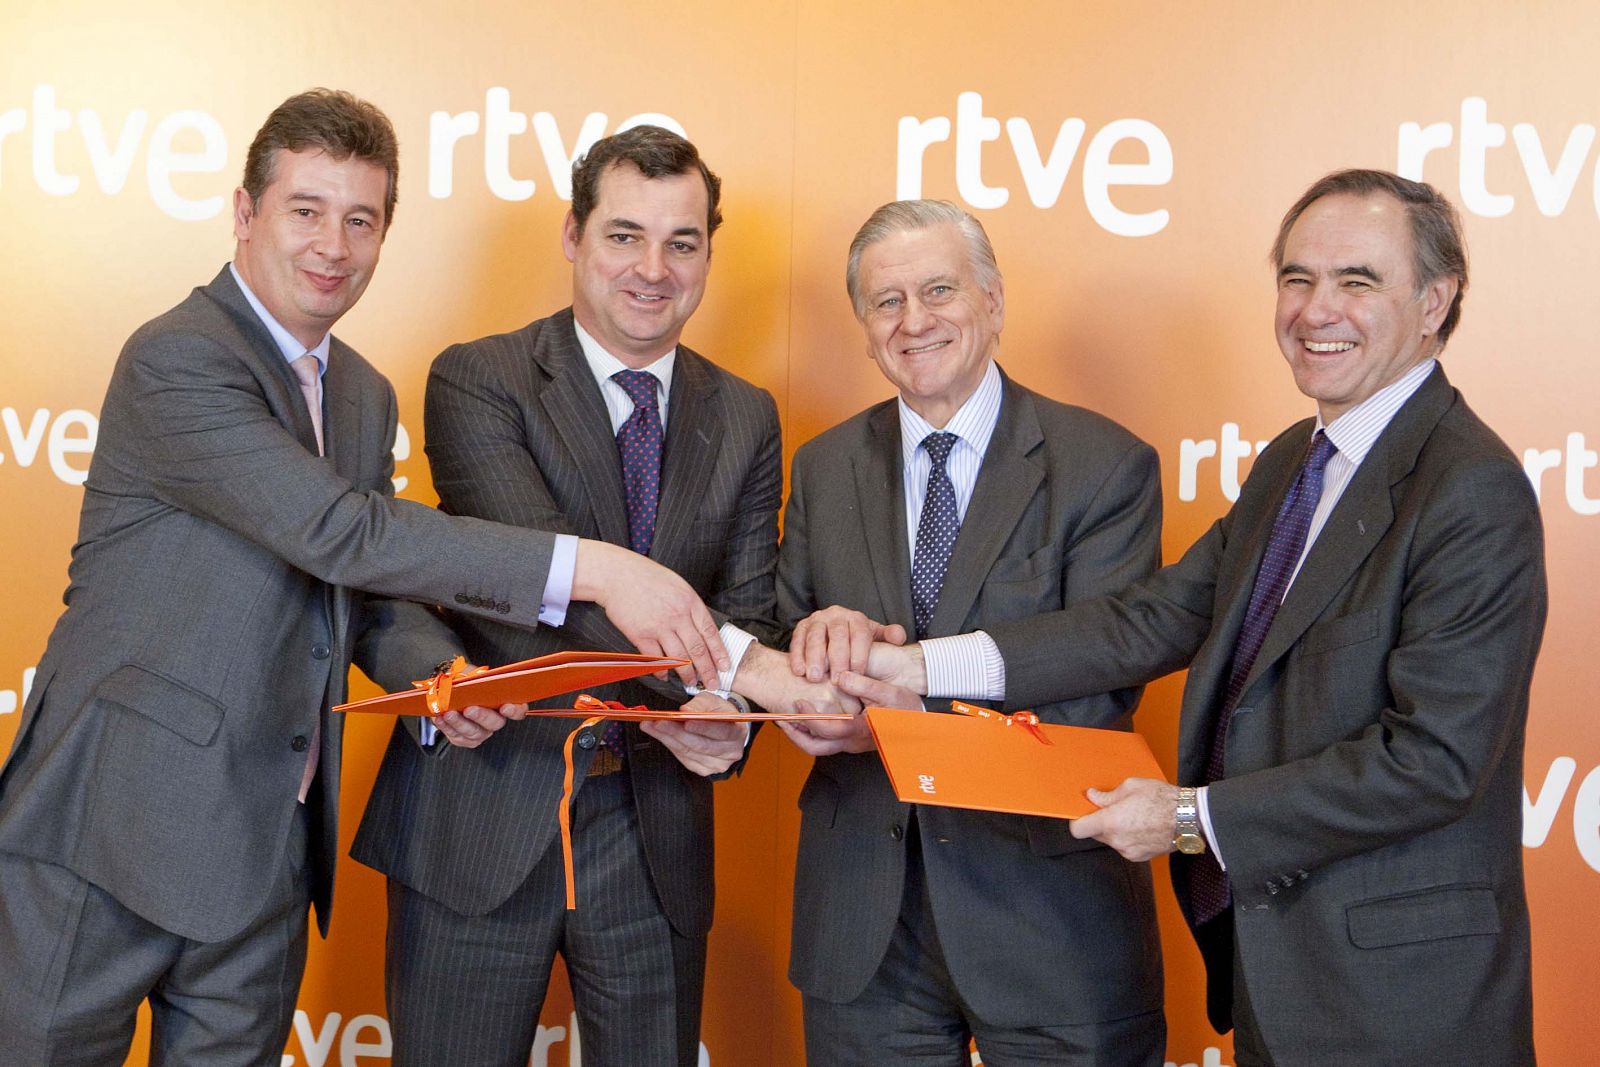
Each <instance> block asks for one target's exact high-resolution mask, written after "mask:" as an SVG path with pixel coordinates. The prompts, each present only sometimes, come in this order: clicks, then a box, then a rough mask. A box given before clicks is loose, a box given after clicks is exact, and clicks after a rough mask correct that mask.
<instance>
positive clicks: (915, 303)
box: [900, 296, 936, 333]
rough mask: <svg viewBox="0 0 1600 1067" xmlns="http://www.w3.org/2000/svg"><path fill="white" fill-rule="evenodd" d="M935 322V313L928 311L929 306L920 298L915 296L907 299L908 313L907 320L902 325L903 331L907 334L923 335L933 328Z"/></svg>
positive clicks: (906, 313) (906, 314)
mask: <svg viewBox="0 0 1600 1067" xmlns="http://www.w3.org/2000/svg"><path fill="white" fill-rule="evenodd" d="M935 321H936V320H935V319H934V316H933V313H932V312H930V311H929V310H928V305H927V304H924V303H923V302H922V300H921V299H920V298H918V297H915V296H913V297H908V298H907V299H906V312H905V318H904V319H903V320H902V321H901V323H900V328H901V329H903V330H905V331H906V332H907V333H922V332H924V331H926V330H927V329H929V328H930V327H932V326H933V324H934V323H935Z"/></svg>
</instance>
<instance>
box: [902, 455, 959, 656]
mask: <svg viewBox="0 0 1600 1067" xmlns="http://www.w3.org/2000/svg"><path fill="white" fill-rule="evenodd" d="M956 440H957V438H956V435H955V434H953V433H944V432H943V431H941V432H939V433H930V434H929V435H928V436H926V437H924V438H923V439H922V447H923V448H925V449H927V450H928V458H929V459H930V460H931V461H932V463H933V466H932V468H931V469H930V470H929V471H928V493H927V496H926V498H925V499H924V500H923V502H922V517H921V518H920V519H918V520H917V547H916V554H915V556H914V557H913V559H912V562H911V611H912V618H913V621H914V622H915V623H916V625H917V639H918V640H919V641H920V640H921V639H922V638H924V637H926V636H927V635H928V625H929V624H930V623H931V622H933V611H934V609H935V608H937V607H938V606H939V590H940V589H941V588H942V587H943V586H944V572H945V569H946V568H948V567H949V566H950V551H951V549H953V548H955V544H956V534H958V533H960V532H961V515H960V513H959V512H957V511H956V487H955V486H954V485H952V484H951V482H950V473H949V472H948V471H947V470H945V464H946V463H947V462H948V461H949V459H950V450H951V449H952V448H954V447H955V443H956Z"/></svg>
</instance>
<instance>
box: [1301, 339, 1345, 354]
mask: <svg viewBox="0 0 1600 1067" xmlns="http://www.w3.org/2000/svg"><path fill="white" fill-rule="evenodd" d="M1300 343H1301V344H1303V345H1305V346H1306V351H1308V352H1323V353H1328V352H1348V351H1350V350H1351V349H1352V348H1354V347H1355V346H1356V343H1355V342H1354V341H1302V342H1300Z"/></svg>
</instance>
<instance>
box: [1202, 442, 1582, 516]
mask: <svg viewBox="0 0 1600 1067" xmlns="http://www.w3.org/2000/svg"><path fill="white" fill-rule="evenodd" d="M1267 444H1268V442H1267V441H1264V440H1262V441H1249V440H1246V439H1245V438H1244V436H1243V435H1242V434H1241V433H1240V431H1239V424H1238V423H1236V422H1225V423H1223V424H1222V430H1221V433H1220V434H1219V435H1218V436H1217V437H1200V438H1194V437H1185V438H1184V439H1183V440H1181V441H1179V442H1178V499H1179V500H1182V501H1184V502H1186V503H1187V502H1190V501H1193V500H1195V499H1196V498H1197V497H1198V496H1199V492H1200V476H1201V473H1202V472H1203V470H1204V469H1205V468H1207V467H1209V466H1210V464H1209V462H1208V461H1210V460H1213V459H1214V460H1216V476H1217V488H1218V489H1219V490H1220V491H1221V493H1222V495H1223V496H1224V497H1225V498H1226V499H1227V500H1228V502H1229V503H1232V502H1233V501H1235V500H1238V499H1239V487H1240V485H1241V484H1242V483H1243V481H1244V476H1245V474H1246V472H1247V467H1246V465H1245V464H1244V461H1245V460H1247V459H1249V458H1250V457H1251V456H1252V455H1258V454H1260V452H1261V451H1262V450H1263V449H1265V448H1266V447H1267ZM1565 444H1566V447H1565V448H1526V449H1523V451H1522V471H1523V473H1524V474H1526V475H1527V476H1528V481H1529V483H1531V484H1532V485H1533V492H1534V495H1535V496H1537V497H1539V499H1540V501H1541V503H1543V502H1546V501H1547V499H1548V498H1549V497H1553V496H1554V491H1553V490H1552V491H1551V493H1549V494H1547V493H1546V490H1547V489H1548V488H1549V486H1548V485H1547V484H1546V483H1547V481H1548V482H1550V483H1555V484H1556V485H1559V487H1560V490H1561V491H1562V495H1561V497H1558V498H1556V499H1564V500H1565V501H1566V504H1567V507H1569V508H1571V509H1572V510H1573V511H1574V512H1576V513H1577V514H1579V515H1584V516H1591V515H1600V498H1597V497H1592V496H1590V495H1589V491H1588V485H1587V477H1588V472H1589V471H1590V470H1592V469H1594V468H1595V467H1597V466H1600V452H1596V451H1595V450H1594V449H1592V448H1590V447H1589V441H1588V438H1586V437H1585V436H1584V435H1583V434H1582V433H1580V432H1577V431H1574V432H1572V433H1569V434H1567V436H1566V442H1565ZM1547 475H1548V476H1549V477H1548V478H1547V477H1546V476H1547ZM1207 477H1209V475H1207Z"/></svg>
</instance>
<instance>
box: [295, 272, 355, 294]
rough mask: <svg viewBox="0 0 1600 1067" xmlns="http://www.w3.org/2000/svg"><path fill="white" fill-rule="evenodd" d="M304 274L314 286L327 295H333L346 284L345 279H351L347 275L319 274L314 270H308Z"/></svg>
mask: <svg viewBox="0 0 1600 1067" xmlns="http://www.w3.org/2000/svg"><path fill="white" fill-rule="evenodd" d="M304 273H305V276H306V277H307V278H309V279H311V284H312V285H314V286H316V287H317V288H318V289H321V290H322V291H323V292H325V293H331V292H332V291H333V290H335V289H337V288H339V286H341V285H343V284H344V282H345V279H346V278H348V277H349V275H347V274H319V273H317V272H316V271H314V270H308V271H305V272H304Z"/></svg>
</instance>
